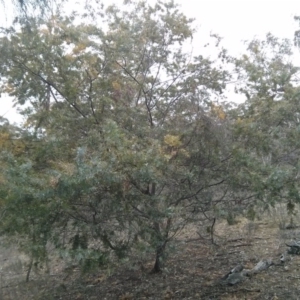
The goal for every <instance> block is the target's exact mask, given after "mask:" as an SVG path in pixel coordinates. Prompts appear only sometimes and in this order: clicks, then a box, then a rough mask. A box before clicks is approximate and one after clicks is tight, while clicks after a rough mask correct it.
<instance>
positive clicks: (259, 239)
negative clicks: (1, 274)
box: [1, 219, 300, 300]
mask: <svg viewBox="0 0 300 300" xmlns="http://www.w3.org/2000/svg"><path fill="white" fill-rule="evenodd" d="M295 237H298V238H300V229H298V228H295V229H293V230H280V229H279V226H278V225H276V224H274V223H273V222H264V221H256V222H249V221H248V220H246V219H239V220H238V223H237V224H235V225H232V226H228V225H227V224H226V222H219V223H217V224H216V226H215V239H214V240H215V243H216V244H211V243H210V242H209V239H208V240H205V239H203V238H201V237H200V236H199V235H198V234H197V228H194V227H193V228H186V230H185V232H183V233H182V235H181V236H180V237H179V238H178V239H177V240H176V241H175V244H176V245H175V246H176V247H175V248H176V249H177V250H176V252H175V251H174V252H172V251H171V254H170V256H169V258H168V261H167V265H166V268H165V270H164V272H163V273H161V274H150V273H149V271H150V270H151V268H152V264H153V260H150V259H149V261H148V262H146V263H144V264H141V263H136V264H134V265H129V264H126V263H124V264H123V265H122V266H120V267H119V268H118V269H114V270H106V271H105V272H104V271H102V272H100V271H99V272H97V273H94V274H90V275H85V276H81V275H80V272H79V270H78V269H76V268H74V269H71V270H69V271H68V272H61V271H60V270H59V269H57V272H54V271H52V273H51V275H43V276H42V275H40V276H39V277H37V276H36V275H34V277H33V278H32V280H31V282H29V284H25V283H22V284H20V283H18V284H17V285H16V286H15V287H13V286H12V287H7V288H6V289H5V288H4V287H3V285H2V289H1V290H2V298H1V299H20V298H22V299H23V300H25V299H49V300H50V299H70V300H71V299H72V300H73V299H78V300H79V299H80V300H81V299H103V300H105V299H107V300H110V299H121V300H129V299H221V300H229V299H274V300H275V299H286V300H287V299H291V300H293V299H295V300H296V299H299V295H300V285H299V283H300V256H297V255H295V256H293V257H292V260H291V261H287V262H286V263H282V264H280V263H276V264H275V265H273V266H271V267H270V268H268V269H267V270H265V271H263V272H261V273H258V274H255V275H253V276H251V277H249V278H247V279H246V280H245V281H243V282H241V283H239V284H237V285H234V286H228V285H226V284H224V283H223V282H222V281H221V280H220V279H221V278H222V277H223V276H224V275H225V274H226V273H227V272H228V271H229V270H230V269H231V268H233V267H234V266H236V265H237V264H239V263H241V264H243V265H244V266H245V267H246V268H250V269H251V268H253V267H254V266H255V264H257V263H258V262H259V261H260V260H261V259H268V258H272V259H273V260H274V261H276V260H277V261H278V262H280V261H279V257H280V254H281V253H283V252H284V251H285V250H286V246H285V243H286V242H288V241H290V240H291V239H293V238H295ZM20 293H22V294H21V295H22V297H20Z"/></svg>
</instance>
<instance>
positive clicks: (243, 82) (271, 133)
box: [233, 34, 300, 212]
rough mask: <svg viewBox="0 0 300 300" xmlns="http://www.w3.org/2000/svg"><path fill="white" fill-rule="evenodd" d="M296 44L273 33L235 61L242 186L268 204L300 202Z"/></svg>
mask: <svg viewBox="0 0 300 300" xmlns="http://www.w3.org/2000/svg"><path fill="white" fill-rule="evenodd" d="M291 57H292V43H291V41H289V40H286V39H285V40H280V39H278V38H276V37H274V36H272V35H271V34H268V35H267V37H266V39H265V40H264V41H261V40H256V39H255V40H253V41H251V42H250V43H249V44H248V52H247V53H246V54H245V55H243V56H242V58H240V59H237V60H236V71H237V73H238V74H239V80H240V84H239V85H237V88H236V90H237V92H239V93H241V94H243V95H244V96H245V102H244V103H243V104H241V105H240V106H239V108H238V109H237V110H236V111H235V120H236V121H235V124H234V127H233V129H234V133H235V139H236V141H237V142H236V145H235V148H236V150H235V151H236V154H238V156H236V157H240V158H239V160H237V161H236V162H238V161H239V168H240V170H241V171H242V172H240V173H236V174H237V175H238V178H237V182H238V185H239V186H240V187H244V188H245V189H249V190H251V191H253V192H254V194H255V195H256V198H257V199H258V200H260V203H263V204H264V206H269V205H275V204H276V203H278V202H285V203H287V207H288V209H289V211H290V212H292V211H293V208H294V205H295V203H299V199H300V198H299V180H298V175H297V174H298V172H299V167H298V165H299V164H298V156H299V130H298V129H299V96H300V94H299V80H298V75H299V67H296V66H294V65H293V63H292V58H291Z"/></svg>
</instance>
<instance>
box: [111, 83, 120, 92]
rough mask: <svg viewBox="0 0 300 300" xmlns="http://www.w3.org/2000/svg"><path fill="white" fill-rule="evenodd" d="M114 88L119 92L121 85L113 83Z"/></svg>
mask: <svg viewBox="0 0 300 300" xmlns="http://www.w3.org/2000/svg"><path fill="white" fill-rule="evenodd" d="M112 87H113V88H114V89H115V90H117V91H119V90H120V89H121V85H120V84H119V83H118V82H117V81H113V83H112Z"/></svg>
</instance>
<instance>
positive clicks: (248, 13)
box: [0, 0, 300, 121]
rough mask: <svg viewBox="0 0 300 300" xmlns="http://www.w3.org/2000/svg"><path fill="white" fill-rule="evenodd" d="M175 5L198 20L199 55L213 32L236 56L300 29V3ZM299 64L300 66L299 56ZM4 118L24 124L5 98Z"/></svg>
mask: <svg viewBox="0 0 300 300" xmlns="http://www.w3.org/2000/svg"><path fill="white" fill-rule="evenodd" d="M5 2H8V1H5ZM112 2H116V3H122V0H115V1H112V0H104V3H108V4H110V3H112ZM151 2H152V0H151ZM175 2H177V3H179V4H180V5H181V6H182V10H183V12H184V13H185V14H186V15H187V16H188V17H193V18H195V19H196V20H195V24H196V25H197V27H198V33H197V34H196V36H195V38H194V42H193V44H194V52H197V47H198V46H199V45H203V44H205V43H206V42H207V41H208V37H209V33H210V32H213V33H217V34H219V35H220V36H222V37H223V38H224V39H223V45H224V46H225V48H227V49H229V51H230V53H231V54H234V55H237V54H238V53H241V52H242V51H243V43H242V41H243V40H251V39H252V38H253V37H264V36H265V34H266V33H268V32H271V33H273V34H274V35H275V36H278V37H283V38H291V39H292V38H293V35H294V31H295V30H296V29H297V24H296V22H295V21H294V19H293V17H294V15H297V14H299V15H300V1H299V0H298V1H292V0H284V1H283V0H277V1H276V0H275V1H274V0H175ZM7 12H9V7H7ZM8 23H9V18H5V15H4V12H3V10H2V9H1V8H0V24H1V25H2V26H5V25H6V24H8ZM198 48H199V49H200V47H198ZM295 63H296V64H300V59H299V53H298V55H297V56H296V58H295ZM0 115H1V116H3V115H5V117H6V118H8V119H9V120H10V121H20V120H21V118H20V117H18V116H17V114H16V112H15V109H12V108H11V101H10V100H9V99H7V98H3V97H2V98H0Z"/></svg>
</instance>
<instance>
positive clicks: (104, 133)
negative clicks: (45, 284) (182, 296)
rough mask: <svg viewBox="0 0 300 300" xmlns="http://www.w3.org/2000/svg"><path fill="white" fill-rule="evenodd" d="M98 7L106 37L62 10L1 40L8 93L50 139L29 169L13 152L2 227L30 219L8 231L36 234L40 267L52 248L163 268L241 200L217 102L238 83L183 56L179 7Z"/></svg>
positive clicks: (188, 33) (6, 167)
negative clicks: (184, 232)
mask: <svg viewBox="0 0 300 300" xmlns="http://www.w3.org/2000/svg"><path fill="white" fill-rule="evenodd" d="M99 13H100V14H102V17H103V22H105V24H106V27H103V28H105V29H103V28H100V27H98V26H97V25H95V24H89V23H81V24H80V25H74V20H75V16H74V15H72V16H69V17H63V16H60V15H53V16H52V17H51V18H50V19H48V20H46V21H45V20H41V19H33V18H32V19H27V20H26V23H24V24H23V23H21V24H20V26H21V29H20V30H15V29H13V28H10V29H8V30H5V35H4V36H3V37H2V38H1V40H0V47H1V53H2V56H1V63H0V65H1V67H0V71H1V74H3V79H2V86H1V89H2V92H4V93H8V94H9V95H10V96H13V97H15V101H16V103H19V104H24V103H30V104H31V106H30V108H26V109H25V110H24V111H23V113H24V115H26V116H27V126H28V132H31V134H32V139H34V140H36V142H37V143H38V147H37V148H35V149H34V150H33V151H32V152H31V155H30V156H28V155H27V158H26V159H25V158H24V157H22V158H20V159H21V161H18V160H17V161H16V160H15V158H14V157H13V156H12V155H11V154H9V156H7V155H8V154H3V155H4V156H3V159H4V160H5V161H6V163H5V164H3V165H2V169H3V170H2V171H3V174H4V176H5V180H6V187H3V190H4V191H3V195H4V205H3V207H2V209H3V210H7V211H9V213H7V214H6V215H5V216H6V217H5V218H3V220H2V224H1V225H2V227H3V226H4V228H10V226H11V223H12V218H13V216H14V217H16V216H17V218H20V219H21V220H22V222H21V223H20V224H18V223H16V224H15V226H14V227H13V228H14V230H13V231H9V232H8V231H6V233H10V234H15V233H17V234H19V235H20V234H21V235H23V236H24V238H25V237H26V238H27V239H28V238H29V241H31V242H30V243H29V245H30V249H32V255H33V257H34V259H38V255H37V254H36V253H38V254H40V255H42V258H43V259H44V256H45V255H46V254H45V252H33V250H34V249H37V248H39V247H40V248H41V249H45V245H46V243H47V241H51V242H52V243H54V244H55V245H56V247H57V248H58V249H60V250H61V251H63V253H65V254H66V255H67V254H68V255H71V256H72V257H75V258H77V259H78V260H80V261H82V262H83V264H84V266H88V265H89V264H91V263H92V262H93V263H97V264H102V263H104V262H105V261H107V259H108V258H109V257H110V255H111V252H112V253H114V254H116V255H117V256H118V257H124V256H125V255H127V254H128V253H129V252H130V251H134V249H137V250H139V251H140V252H142V253H144V254H145V253H148V252H149V251H153V252H154V253H155V264H154V268H153V270H154V271H155V272H159V271H160V270H161V268H162V261H163V260H164V256H165V250H166V247H167V244H168V243H169V242H170V241H171V240H172V238H173V237H174V236H175V235H176V234H177V233H178V232H180V230H181V229H182V228H183V227H184V226H186V225H187V224H189V223H190V222H200V221H201V220H203V219H206V220H207V219H210V218H211V219H213V216H212V215H211V212H212V211H213V210H214V209H215V207H217V206H218V205H219V206H220V208H221V207H222V208H224V207H225V206H226V204H225V203H230V202H231V201H232V199H233V198H232V197H233V196H234V195H233V192H232V190H231V189H230V182H229V181H228V180H227V179H228V166H229V164H228V162H229V160H230V158H231V156H232V155H231V154H232V153H231V142H230V136H231V135H230V134H229V132H228V127H227V117H226V111H225V108H223V107H222V105H217V104H214V103H213V101H212V99H213V98H214V97H213V96H214V95H215V96H218V95H220V94H221V93H222V91H223V89H224V88H225V86H226V81H227V80H228V79H229V77H230V76H229V74H228V72H226V71H225V70H223V69H222V65H216V63H215V62H213V61H211V60H209V59H207V58H203V57H202V56H198V57H192V58H191V54H190V53H185V52H184V51H183V48H182V44H183V43H185V42H186V41H187V40H189V39H191V38H192V35H193V32H194V30H193V28H192V26H191V24H192V20H189V19H187V18H186V17H185V16H184V15H183V14H182V13H180V10H179V8H178V6H177V5H176V4H174V2H172V1H171V2H164V1H158V2H157V3H156V4H154V5H149V4H147V2H146V1H139V2H133V1H127V5H126V6H125V8H124V11H120V10H119V9H118V8H117V7H115V6H110V7H108V8H107V9H106V11H105V13H104V12H102V11H100V12H99ZM28 22H30V23H28ZM28 24H30V30H28ZM222 54H223V56H224V51H222ZM225 59H226V56H225ZM8 158H9V159H8ZM16 174H20V176H19V177H18V178H19V179H18V180H14V181H11V180H10V179H11V178H12V176H16ZM25 178H30V180H28V181H25ZM27 202H28V203H29V206H27V205H26V209H24V210H22V212H21V214H19V213H18V210H17V209H15V208H16V207H17V206H19V205H25V203H27ZM30 222H33V223H30ZM6 224H9V225H6ZM24 224H31V225H32V226H31V227H30V226H27V229H28V230H29V228H34V230H33V231H32V230H31V229H30V231H28V230H26V231H24ZM37 237H42V238H37ZM40 248H39V249H40Z"/></svg>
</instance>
